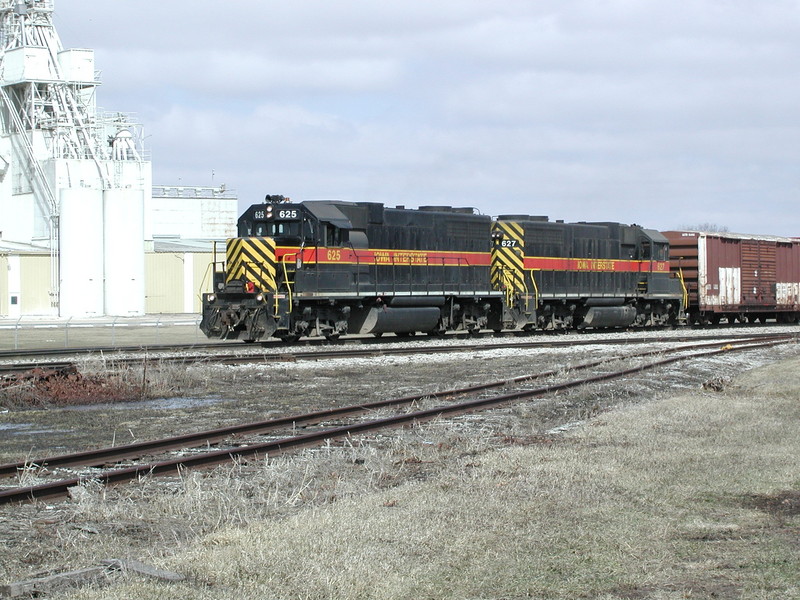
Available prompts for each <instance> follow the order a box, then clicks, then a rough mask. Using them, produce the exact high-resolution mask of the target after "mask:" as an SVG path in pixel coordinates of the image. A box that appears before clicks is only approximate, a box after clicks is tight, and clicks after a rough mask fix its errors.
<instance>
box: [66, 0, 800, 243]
mask: <svg viewBox="0 0 800 600" xmlns="http://www.w3.org/2000/svg"><path fill="white" fill-rule="evenodd" d="M55 2H56V25H57V27H58V29H59V32H60V34H61V37H62V40H63V41H64V43H65V45H67V46H68V47H94V48H95V49H96V52H97V56H96V58H97V67H98V68H99V69H101V70H102V72H103V82H104V83H103V86H102V87H101V88H100V91H99V92H98V98H99V103H100V104H101V105H102V106H103V107H105V108H108V109H113V110H121V111H130V112H133V113H136V114H137V115H138V117H139V119H140V120H141V121H142V122H143V123H144V125H145V128H146V132H147V134H148V135H149V137H148V139H147V144H148V146H149V148H150V150H151V151H152V156H153V164H154V176H155V180H156V181H157V182H159V183H163V184H174V183H177V182H178V179H180V181H181V182H182V183H185V184H187V185H190V184H197V185H206V184H209V183H210V182H211V173H212V171H213V172H214V182H215V183H221V182H222V181H224V182H225V183H226V184H227V185H228V186H230V187H232V188H235V189H237V190H238V191H239V194H240V197H241V198H242V205H246V204H249V203H250V202H256V201H259V200H260V199H261V198H263V195H264V194H266V193H281V194H286V195H289V196H292V197H293V198H295V199H305V198H320V197H336V198H342V199H348V200H373V201H383V202H387V203H390V204H395V203H397V204H405V205H407V206H417V205H421V204H437V203H438V204H453V205H455V204H461V205H469V206H476V207H477V208H479V209H480V210H481V211H483V212H485V213H489V214H498V213H520V212H530V213H532V214H549V215H550V216H551V217H553V218H564V219H568V220H621V221H627V222H639V223H643V224H646V225H648V226H651V227H654V228H660V229H667V228H673V227H678V226H681V225H691V224H696V223H701V222H714V223H718V224H720V225H726V226H728V227H729V228H730V229H732V230H739V231H752V232H760V233H775V234H784V235H800V211H798V210H797V208H796V207H797V204H798V199H800V172H799V171H798V167H797V165H798V164H800V156H799V154H800V150H798V148H800V144H799V143H798V142H800V118H799V117H798V111H797V106H798V105H800V77H798V75H800V73H798V71H799V70H800V41H798V40H800V3H798V2H797V1H796V0H793V1H779V0H766V1H764V2H758V3H754V2H750V1H747V2H745V1H739V2H737V1H726V2H723V1H721V0H698V1H696V2H691V3H681V4H679V5H676V4H675V3H664V2H655V1H648V0H641V1H637V2H629V1H623V0H616V1H611V0H606V1H600V2H598V1H596V0H562V1H555V0H553V1H538V2H529V1H522V0H509V1H506V2H503V3H487V2H485V1H483V0H463V1H460V2H454V1H451V0H442V1H439V2H435V3H432V2H422V1H417V0H406V1H405V2H399V1H396V0H387V1H384V2H380V3H377V2H368V1H366V0H363V1H356V0H341V1H339V2H336V3H332V2H329V1H326V0H309V1H307V0H303V1H301V2H299V3H294V4H292V3H278V2H274V1H272V0H266V1H264V0H243V1H240V2H236V3H224V2H223V3H220V2H218V1H215V2H211V1H209V0H192V1H189V0H169V2H156V1H155V0H115V1H114V2H113V4H111V5H112V6H113V8H109V5H110V3H109V2H108V0H104V1H100V0H55Z"/></svg>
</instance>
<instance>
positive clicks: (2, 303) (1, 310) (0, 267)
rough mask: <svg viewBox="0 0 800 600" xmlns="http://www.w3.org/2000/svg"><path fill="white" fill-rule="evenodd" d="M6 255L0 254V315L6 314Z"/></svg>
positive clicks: (7, 294)
mask: <svg viewBox="0 0 800 600" xmlns="http://www.w3.org/2000/svg"><path fill="white" fill-rule="evenodd" d="M8 296H9V293H8V256H7V255H5V254H0V316H2V315H7V314H8Z"/></svg>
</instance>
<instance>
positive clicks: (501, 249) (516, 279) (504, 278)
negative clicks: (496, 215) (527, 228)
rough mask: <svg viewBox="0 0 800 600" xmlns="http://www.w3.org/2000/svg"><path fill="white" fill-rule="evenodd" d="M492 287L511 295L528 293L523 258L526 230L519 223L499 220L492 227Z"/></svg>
mask: <svg viewBox="0 0 800 600" xmlns="http://www.w3.org/2000/svg"><path fill="white" fill-rule="evenodd" d="M492 238H493V239H494V244H493V246H492V267H491V278H492V287H493V288H494V289H496V290H504V291H505V292H506V294H507V295H508V296H509V297H510V296H511V295H512V294H514V293H518V294H524V293H526V286H525V272H524V270H523V258H524V256H525V243H524V239H525V238H524V231H523V229H522V227H521V226H520V225H519V223H513V222H511V221H499V222H496V223H495V224H494V226H493V227H492Z"/></svg>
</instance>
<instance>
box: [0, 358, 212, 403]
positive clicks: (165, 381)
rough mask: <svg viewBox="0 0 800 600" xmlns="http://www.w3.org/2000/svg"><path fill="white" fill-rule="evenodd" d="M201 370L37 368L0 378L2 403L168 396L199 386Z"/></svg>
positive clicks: (102, 365)
mask: <svg viewBox="0 0 800 600" xmlns="http://www.w3.org/2000/svg"><path fill="white" fill-rule="evenodd" d="M199 373H200V370H199V369H195V370H192V371H189V370H187V369H186V366H185V365H179V364H175V363H155V364H147V363H142V364H141V365H133V366H131V365H122V366H120V365H117V364H115V363H113V362H106V361H103V360H91V361H88V362H86V363H85V364H83V365H82V366H81V367H80V369H79V370H78V371H77V372H75V373H67V374H63V375H58V374H52V373H49V372H43V373H42V374H39V373H37V370H34V371H33V372H32V373H31V374H30V375H28V376H26V377H24V378H20V379H19V380H13V379H8V380H0V402H2V406H3V407H4V408H7V409H30V408H44V407H61V406H75V405H85V404H96V403H105V402H131V401H136V400H143V399H147V398H160V397H169V396H170V395H172V394H175V393H177V392H179V391H180V390H182V389H186V388H190V387H197V385H198V381H197V379H198V376H199Z"/></svg>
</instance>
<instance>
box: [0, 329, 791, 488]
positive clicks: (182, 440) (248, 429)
mask: <svg viewBox="0 0 800 600" xmlns="http://www.w3.org/2000/svg"><path fill="white" fill-rule="evenodd" d="M783 339H785V337H783V336H775V337H774V339H771V340H770V341H778V340H783ZM757 341H765V340H763V339H762V338H752V339H747V340H734V341H732V342H731V343H753V342H757ZM716 346H719V343H718V342H709V343H705V344H693V345H691V346H677V347H674V348H661V349H657V350H648V351H646V352H639V353H636V354H628V355H626V356H623V357H613V360H621V359H630V358H643V357H646V356H654V355H659V354H672V353H676V352H685V351H689V350H694V349H702V348H709V347H716ZM607 362H609V359H608V358H604V359H600V360H596V361H591V362H587V363H581V364H578V365H572V366H570V367H569V370H570V371H580V370H584V369H590V368H593V367H597V366H599V365H602V364H605V363H607ZM558 373H559V370H551V371H544V372H541V373H533V374H528V375H520V376H518V377H513V378H510V379H504V380H500V381H492V382H487V383H482V384H479V385H475V386H470V387H466V388H456V389H451V390H444V391H440V392H429V393H426V394H419V395H414V396H405V397H401V398H392V399H386V400H379V401H376V402H369V403H364V404H357V405H351V406H342V407H337V408H332V409H327V410H322V411H314V412H311V413H306V414H301V415H293V416H288V417H282V418H279V419H269V420H266V421H258V422H254V423H244V424H240V425H233V426H229V427H223V428H218V429H211V430H205V431H199V432H196V433H189V434H184V435H179V436H173V437H169V438H163V439H157V440H150V441H145V442H136V443H132V444H126V445H122V446H113V447H107V448H97V449H93V450H87V451H84V452H76V453H71V454H63V455H58V456H50V457H46V458H39V459H29V460H27V461H24V462H16V463H9V464H4V465H0V477H13V476H14V475H17V474H19V473H20V472H23V471H26V470H30V469H44V468H48V469H53V468H58V467H75V466H82V467H97V466H102V465H106V464H109V463H112V462H120V461H122V460H126V459H130V458H139V457H141V456H145V455H147V454H152V453H154V452H161V451H165V450H174V449H176V448H181V449H182V448H196V447H200V446H208V445H214V444H217V443H219V442H221V441H223V440H225V439H227V438H230V437H234V436H242V435H255V434H262V433H266V432H268V431H272V430H275V429H280V428H282V427H290V426H291V427H295V426H298V425H301V426H307V425H313V424H315V423H319V422H322V421H326V420H329V419H332V418H338V417H345V416H350V415H354V414H359V413H363V412H367V411H371V410H378V409H381V408H387V407H390V406H402V405H404V404H411V403H413V402H419V401H421V400H424V399H445V398H452V397H455V396H461V395H464V394H469V393H475V392H479V391H483V390H488V389H493V388H498V387H503V386H507V385H514V384H519V383H524V382H526V381H534V380H536V379H544V378H546V377H551V376H554V375H557V374H558Z"/></svg>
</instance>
